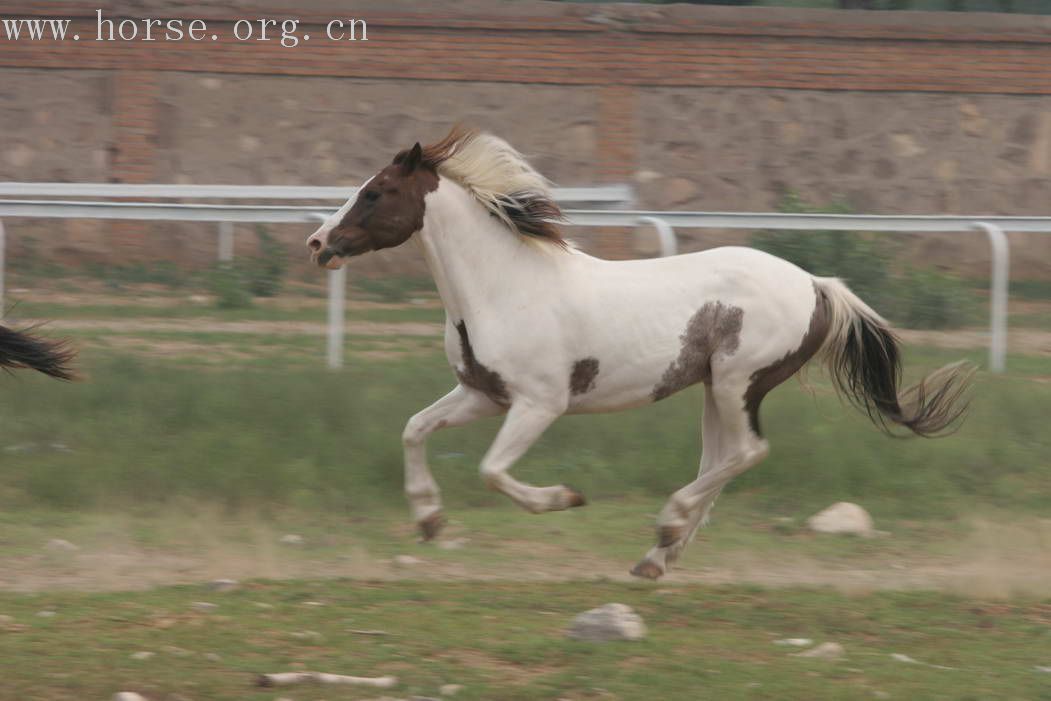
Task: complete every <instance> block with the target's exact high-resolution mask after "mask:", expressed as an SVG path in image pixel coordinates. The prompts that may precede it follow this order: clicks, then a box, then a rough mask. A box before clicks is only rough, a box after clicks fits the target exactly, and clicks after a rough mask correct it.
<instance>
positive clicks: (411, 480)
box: [402, 385, 504, 540]
mask: <svg viewBox="0 0 1051 701" xmlns="http://www.w3.org/2000/svg"><path fill="white" fill-rule="evenodd" d="M503 411H504V409H503V407H501V406H500V405H499V404H496V403H495V402H493V401H491V400H490V399H489V398H487V397H486V396H485V395H483V394H481V393H480V392H476V391H474V390H472V389H468V388H466V387H464V386H462V385H457V386H456V388H455V389H453V390H452V391H451V392H449V393H448V394H447V395H445V396H444V397H442V398H441V399H439V400H438V401H436V402H435V403H434V404H431V405H430V406H429V407H427V408H426V409H424V410H423V411H421V412H420V413H418V414H416V415H415V416H413V417H412V418H411V419H409V422H408V423H407V424H405V431H404V432H403V433H402V445H403V446H404V448H405V494H406V495H407V496H408V498H409V506H410V507H411V508H412V516H413V519H414V520H415V521H416V523H417V525H418V526H419V528H420V535H421V536H422V537H423V539H424V540H431V539H432V538H434V537H435V536H436V535H438V531H439V530H441V527H442V525H443V524H444V522H445V519H444V517H443V516H442V498H441V490H440V489H438V483H437V482H435V481H434V476H433V475H432V474H431V469H430V467H428V465H427V446H426V440H427V436H429V435H430V434H432V433H434V432H435V431H437V430H439V429H442V428H449V427H450V426H463V425H464V424H468V423H470V422H472V421H474V420H476V419H481V418H485V417H487V416H495V415H497V414H500V413H502V412H503Z"/></svg>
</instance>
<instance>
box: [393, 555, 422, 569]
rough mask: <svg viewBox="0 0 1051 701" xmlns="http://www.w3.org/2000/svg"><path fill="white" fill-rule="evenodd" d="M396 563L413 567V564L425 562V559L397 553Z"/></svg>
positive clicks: (400, 565)
mask: <svg viewBox="0 0 1051 701" xmlns="http://www.w3.org/2000/svg"><path fill="white" fill-rule="evenodd" d="M394 564H395V565H397V566H398V567H412V566H413V565H420V564H423V560H421V559H420V558H418V557H413V556H412V555H395V556H394Z"/></svg>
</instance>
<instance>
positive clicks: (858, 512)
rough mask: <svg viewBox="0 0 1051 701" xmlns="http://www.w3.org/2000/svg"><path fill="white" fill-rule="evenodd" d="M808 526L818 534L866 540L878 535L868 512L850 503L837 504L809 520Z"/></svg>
mask: <svg viewBox="0 0 1051 701" xmlns="http://www.w3.org/2000/svg"><path fill="white" fill-rule="evenodd" d="M806 524H807V527H808V528H810V530H812V531H816V532H818V533H833V534H847V535H859V536H862V537H865V538H871V537H872V536H874V535H875V534H876V531H875V530H874V529H873V527H872V517H871V516H869V514H868V512H867V511H865V509H863V508H861V507H860V506H858V505H857V504H854V503H852V502H849V501H840V502H836V503H835V504H833V505H832V506H830V507H828V508H827V509H825V510H824V511H821V512H819V513H816V514H814V515H813V516H811V517H810V518H808V519H807V522H806Z"/></svg>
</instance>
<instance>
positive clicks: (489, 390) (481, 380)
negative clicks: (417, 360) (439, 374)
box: [456, 321, 511, 406]
mask: <svg viewBox="0 0 1051 701" xmlns="http://www.w3.org/2000/svg"><path fill="white" fill-rule="evenodd" d="M456 331H457V333H459V334H460V355H461V356H462V357H463V369H460V368H456V378H457V379H458V380H459V381H460V384H462V385H463V386H465V387H470V388H471V389H475V390H478V391H479V392H481V393H482V394H484V395H485V396H487V397H489V399H491V400H493V401H494V402H496V403H497V404H499V405H501V406H507V405H509V404H510V403H511V395H510V394H508V392H507V385H505V384H504V380H503V378H502V377H500V375H499V373H496V372H494V371H493V370H490V369H489V368H487V367H485V366H484V365H482V364H481V363H479V362H478V359H477V358H475V357H474V349H473V348H471V339H470V337H469V336H468V335H467V323H466V322H464V321H461V322H460V323H459V324H457V325H456Z"/></svg>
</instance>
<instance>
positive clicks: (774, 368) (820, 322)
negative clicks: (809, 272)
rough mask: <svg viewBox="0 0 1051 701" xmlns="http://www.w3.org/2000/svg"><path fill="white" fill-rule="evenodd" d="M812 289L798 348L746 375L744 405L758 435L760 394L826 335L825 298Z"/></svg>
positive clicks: (788, 373) (801, 363) (808, 355)
mask: <svg viewBox="0 0 1051 701" xmlns="http://www.w3.org/2000/svg"><path fill="white" fill-rule="evenodd" d="M814 292H815V294H817V303H816V304H815V305H814V312H813V313H812V314H811V315H810V327H809V328H807V332H806V333H805V334H804V335H803V340H802V342H800V344H799V348H797V349H795V350H794V351H789V352H788V353H786V354H785V356H784V357H783V358H781V359H780V360H777V361H775V362H773V363H771V364H770V365H767V366H766V367H764V368H759V369H758V370H756V371H755V372H753V373H752V376H751V377H750V378H749V384H748V389H746V390H745V393H744V407H745V411H747V412H748V424H749V425H750V426H751V427H752V430H753V431H754V432H755V434H756V435H757V436H762V435H763V434H762V433H761V432H760V431H759V403H760V402H761V401H763V397H765V396H766V393H767V392H769V391H770V390H772V389H773V388H774V387H777V386H778V385H779V384H781V383H782V382H784V381H785V380H787V379H788V378H789V377H791V376H792V375H794V374H796V373H797V372H799V370H800V369H801V368H802V367H803V366H804V365H806V363H807V361H808V360H810V359H811V358H812V357H814V354H815V353H817V352H818V350H819V349H820V348H821V344H822V343H824V341H825V336H827V335H828V327H829V314H828V300H827V299H826V298H825V294H824V293H823V292H822V291H821V290H819V289H818V288H817V286H816V285H815V286H814Z"/></svg>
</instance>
